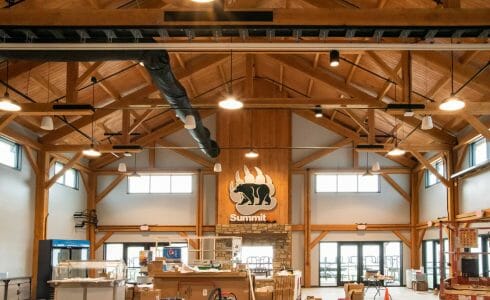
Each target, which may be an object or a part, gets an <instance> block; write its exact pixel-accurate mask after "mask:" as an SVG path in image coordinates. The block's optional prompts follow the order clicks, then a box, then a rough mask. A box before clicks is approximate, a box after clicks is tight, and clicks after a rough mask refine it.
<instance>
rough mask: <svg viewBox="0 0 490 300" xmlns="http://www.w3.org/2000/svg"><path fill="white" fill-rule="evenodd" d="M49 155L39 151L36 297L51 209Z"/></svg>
mask: <svg viewBox="0 0 490 300" xmlns="http://www.w3.org/2000/svg"><path fill="white" fill-rule="evenodd" d="M48 156H49V155H48V153H46V152H44V151H39V152H38V155H37V165H38V168H39V176H36V194H35V197H36V198H35V202H34V228H33V231H34V238H33V243H32V264H31V266H32V273H31V274H32V288H31V290H32V291H31V295H36V289H37V274H38V259H39V241H40V240H45V239H46V231H47V222H48V212H49V210H48V208H49V190H48V189H47V188H46V183H47V181H48V174H49V157H48Z"/></svg>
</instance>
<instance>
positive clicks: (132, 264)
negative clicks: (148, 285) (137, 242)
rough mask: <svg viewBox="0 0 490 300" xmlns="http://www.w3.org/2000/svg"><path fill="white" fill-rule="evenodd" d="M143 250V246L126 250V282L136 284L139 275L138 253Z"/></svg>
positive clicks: (129, 247)
mask: <svg viewBox="0 0 490 300" xmlns="http://www.w3.org/2000/svg"><path fill="white" fill-rule="evenodd" d="M143 250H145V246H128V247H127V249H126V265H127V268H128V281H129V282H136V279H137V277H138V276H139V273H140V261H139V256H140V251H143Z"/></svg>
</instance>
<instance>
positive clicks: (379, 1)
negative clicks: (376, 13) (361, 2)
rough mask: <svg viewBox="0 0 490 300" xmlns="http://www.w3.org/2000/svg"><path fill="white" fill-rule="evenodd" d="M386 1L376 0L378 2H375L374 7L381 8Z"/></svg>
mask: <svg viewBox="0 0 490 300" xmlns="http://www.w3.org/2000/svg"><path fill="white" fill-rule="evenodd" d="M386 3H388V0H378V3H377V4H376V8H383V7H384V6H385V5H386Z"/></svg>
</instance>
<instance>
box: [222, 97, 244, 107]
mask: <svg viewBox="0 0 490 300" xmlns="http://www.w3.org/2000/svg"><path fill="white" fill-rule="evenodd" d="M218 105H219V107H221V108H224V109H230V110H234V109H240V108H242V107H243V102H242V101H239V100H237V99H236V98H235V97H233V96H230V97H228V98H226V99H225V100H221V101H220V102H219V103H218Z"/></svg>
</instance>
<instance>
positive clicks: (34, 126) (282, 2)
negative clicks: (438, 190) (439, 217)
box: [0, 0, 490, 157]
mask: <svg viewBox="0 0 490 300" xmlns="http://www.w3.org/2000/svg"><path fill="white" fill-rule="evenodd" d="M86 2H87V1H82V0H69V1H67V0H51V1H44V0H31V1H22V2H19V3H18V4H16V5H13V6H12V7H11V8H9V9H16V10H21V9H39V8H48V9H53V8H56V9H76V8H82V7H83V8H86V5H87V4H86ZM89 2H90V5H91V6H92V7H93V8H94V9H97V8H122V9H123V8H191V7H197V4H194V3H192V2H191V1H175V0H167V1H163V0H162V1H158V0H147V1H144V0H140V1H128V0H125V1H123V0H118V1H109V0H91V1H89ZM438 2H439V1H430V0H407V1H394V0H378V1H376V0H362V1H361V0H349V1H344V0H331V1H316V0H297V1H293V0H262V1H259V0H243V1H240V0H237V1H227V2H226V3H227V5H228V6H229V7H230V8H311V7H326V8H352V9H366V8H427V9H443V8H440V7H441V5H439V4H438ZM460 4H461V7H465V8H490V2H489V1H485V0H480V1H478V0H472V1H469V0H468V1H464V0H461V1H460ZM201 6H202V5H201ZM404 55H405V54H404V53H402V52H400V51H379V52H369V51H349V52H341V56H342V58H344V59H345V60H348V61H350V62H354V63H355V64H357V65H358V66H354V65H352V64H349V63H347V62H346V61H341V64H340V66H339V67H337V68H333V67H330V66H329V54H328V53H299V54H271V53H250V54H245V53H236V54H233V74H232V75H231V76H232V77H233V78H234V79H235V81H234V91H235V92H236V93H238V94H239V95H240V94H241V95H242V96H245V95H246V94H249V93H246V92H245V91H244V87H245V86H246V85H245V81H246V80H245V79H246V78H247V76H248V77H250V74H252V76H253V82H254V84H253V86H254V90H253V97H254V98H260V97H261V95H263V93H262V91H263V90H264V89H273V90H276V91H277V92H278V93H279V94H281V95H283V98H284V99H283V103H284V105H287V104H288V99H286V98H295V97H301V98H335V99H338V98H346V99H348V98H351V97H358V96H359V95H362V96H365V97H371V98H373V99H377V100H382V99H385V100H386V99H391V100H395V101H397V102H403V101H405V100H406V99H403V96H402V95H403V90H404V83H405V81H406V80H407V79H406V78H405V76H404V75H403V68H402V67H401V66H402V65H403V59H404ZM489 58H490V53H489V52H485V51H467V52H454V59H455V88H456V89H457V88H459V87H460V86H461V85H462V84H464V83H465V82H466V81H467V80H468V79H469V78H470V77H471V76H472V75H473V74H475V73H476V72H477V71H478V70H479V69H480V68H482V67H483V66H485V65H486V64H487V63H488V61H489ZM171 59H172V68H173V70H174V73H175V74H176V75H177V77H178V78H179V80H180V81H181V83H182V84H183V85H184V87H185V88H186V90H187V92H188V94H189V96H190V98H191V99H192V101H193V102H194V103H199V102H200V101H210V99H211V100H212V99H215V101H216V102H217V101H219V100H220V99H221V98H223V97H224V96H225V95H226V93H227V92H228V91H227V89H228V86H227V84H226V83H228V82H229V78H230V77H231V76H230V55H229V53H215V54H203V53H175V52H174V53H171ZM450 61H451V54H450V53H449V52H440V53H439V52H429V51H427V52H424V51H418V52H414V53H413V55H412V91H413V95H412V97H413V100H414V101H417V102H423V101H426V100H425V99H424V97H426V98H430V99H432V101H434V102H436V103H437V102H440V101H442V100H443V99H445V98H447V97H448V96H449V94H450V92H451V81H450V65H451V64H450ZM9 64H10V65H9V75H10V76H9V77H10V78H9V84H10V85H11V86H13V87H14V88H15V89H16V90H18V91H19V92H21V93H23V94H24V95H26V96H28V97H29V98H31V99H33V100H34V101H35V102H38V103H46V102H48V101H49V102H52V101H57V99H60V100H59V102H61V103H64V102H65V101H66V100H65V98H64V96H65V94H66V90H67V82H68V83H69V84H70V82H69V81H70V80H67V78H69V76H67V70H68V64H67V63H56V62H26V61H10V62H9ZM77 64H78V71H77V70H76V68H75V71H74V72H75V73H76V75H75V76H74V77H75V78H76V81H74V82H73V83H71V85H72V86H73V84H74V88H75V89H76V90H77V92H76V93H75V102H77V103H87V104H92V101H93V102H94V104H95V106H96V107H97V108H99V109H97V113H96V114H95V115H94V120H95V126H94V127H95V138H96V140H97V141H99V142H100V143H101V144H107V143H119V142H122V140H121V137H113V138H111V139H108V137H107V136H105V135H104V133H107V132H121V131H122V129H123V126H124V125H123V123H124V121H123V120H124V119H127V118H129V120H130V121H129V128H130V132H131V133H133V134H137V135H134V136H132V137H131V140H132V141H136V142H138V140H140V139H141V138H142V137H144V136H146V135H151V134H152V133H154V132H155V131H156V130H159V129H161V128H164V127H165V126H169V125H172V124H173V123H175V122H177V123H179V122H180V121H179V120H177V119H176V118H175V114H173V113H172V112H171V111H168V110H167V109H163V108H160V109H148V108H146V109H130V110H126V113H124V112H123V110H122V109H121V108H123V107H124V108H126V109H127V108H128V106H127V103H128V102H127V101H129V103H132V104H137V103H141V102H145V101H146V100H147V99H155V98H159V97H160V96H159V94H158V93H157V92H156V89H155V88H154V87H153V86H152V84H151V79H150V78H149V76H148V74H147V73H146V70H145V69H144V67H142V66H140V65H139V64H138V63H137V62H133V61H121V62H102V63H82V62H81V63H77ZM72 68H73V66H72ZM368 71H369V72H368ZM320 73H321V74H320ZM373 73H376V74H378V76H375V75H374V74H373ZM315 74H318V75H315ZM92 76H95V77H96V78H97V80H98V81H99V83H98V84H96V85H95V86H94V87H92V85H91V82H90V78H91V77H92ZM72 77H73V75H72ZM0 78H1V79H2V80H5V79H6V61H3V62H2V63H1V64H0ZM383 78H384V79H383ZM72 81H73V79H72ZM390 81H394V82H397V84H396V86H395V85H393V84H391V83H390ZM489 83H490V72H489V71H488V70H485V71H484V72H483V73H482V74H480V75H479V76H478V77H477V78H476V79H475V80H473V81H472V82H470V83H469V84H468V85H467V86H466V87H465V88H464V89H463V90H462V91H461V93H460V94H459V96H461V97H462V98H463V99H465V100H467V101H471V102H489V99H488V98H489V95H490V87H489ZM69 84H68V85H69ZM93 95H94V97H93ZM11 96H12V97H13V98H14V99H15V100H17V101H18V102H20V103H24V102H26V100H25V98H24V97H21V96H19V95H18V94H16V93H11ZM124 101H126V102H124ZM121 103H122V104H121ZM162 103H164V100H162ZM118 104H121V105H118ZM309 110H311V107H309ZM302 111H303V112H305V111H308V110H305V109H303V110H302ZM128 112H129V113H128ZM323 112H324V118H328V119H329V120H332V121H334V122H336V123H337V124H340V125H341V126H343V127H345V128H346V129H348V130H350V131H352V132H357V133H359V134H360V135H361V136H364V137H366V138H367V135H368V134H367V133H368V131H369V130H368V122H367V116H368V110H365V109H328V108H325V109H324V110H323ZM374 117H375V122H374V123H375V135H376V142H378V143H384V142H387V141H388V142H389V141H392V136H393V134H394V132H395V131H396V134H397V136H398V137H400V138H401V139H402V140H404V141H405V142H406V143H414V144H421V143H423V144H431V143H447V144H451V143H454V141H455V140H454V136H455V134H456V133H458V132H459V131H461V130H462V129H463V128H464V127H465V126H467V125H468V123H467V122H466V121H465V120H464V119H463V118H457V117H454V116H453V115H434V116H433V119H434V123H435V124H436V128H435V129H433V130H430V131H422V130H420V129H418V128H417V127H418V126H419V125H420V115H419V117H418V118H404V117H400V118H399V119H398V120H395V117H394V116H393V115H390V114H388V113H386V112H385V111H382V110H376V111H375V113H374ZM40 121H41V117H36V116H17V117H16V118H15V119H14V122H16V123H18V124H20V125H21V126H23V127H25V128H27V129H29V130H30V131H32V132H33V133H34V134H35V135H37V136H38V137H39V139H40V141H41V142H43V143H45V144H59V145H62V144H66V145H70V144H87V143H89V141H88V139H87V138H86V137H84V136H83V135H81V134H80V133H79V132H77V131H75V130H74V129H73V128H71V127H69V126H68V125H67V124H66V123H72V124H73V125H75V126H76V127H78V128H79V130H80V131H82V132H83V133H85V134H86V135H90V133H91V126H90V124H91V121H92V117H91V116H82V117H76V116H69V117H66V118H65V119H64V120H62V119H61V118H56V119H55V128H56V129H55V130H54V131H52V132H47V131H44V130H42V129H40V127H39V125H40ZM180 126H181V125H180ZM159 138H160V137H158V138H157V139H155V140H158V139H159ZM421 141H422V142H421ZM408 156H409V154H407V157H408Z"/></svg>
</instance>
